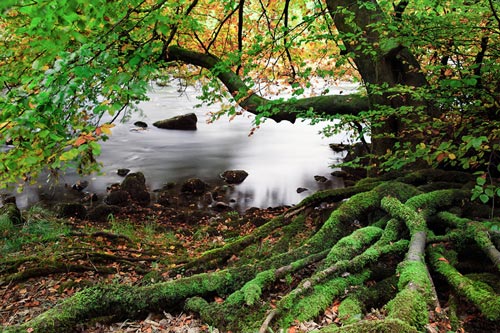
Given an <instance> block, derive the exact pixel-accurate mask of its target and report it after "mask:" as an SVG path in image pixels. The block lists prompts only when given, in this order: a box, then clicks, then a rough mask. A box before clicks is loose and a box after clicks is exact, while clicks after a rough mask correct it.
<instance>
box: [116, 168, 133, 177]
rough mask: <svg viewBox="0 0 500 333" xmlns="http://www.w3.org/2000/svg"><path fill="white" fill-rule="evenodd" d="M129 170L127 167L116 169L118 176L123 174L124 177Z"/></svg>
mask: <svg viewBox="0 0 500 333" xmlns="http://www.w3.org/2000/svg"><path fill="white" fill-rule="evenodd" d="M129 172H130V169H126V168H122V169H118V170H117V171H116V173H117V174H118V176H122V177H125V176H126V175H128V173H129Z"/></svg>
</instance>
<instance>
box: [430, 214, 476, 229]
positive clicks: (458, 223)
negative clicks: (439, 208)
mask: <svg viewBox="0 0 500 333" xmlns="http://www.w3.org/2000/svg"><path fill="white" fill-rule="evenodd" d="M436 215H437V217H438V218H439V219H440V220H442V221H444V222H446V223H448V224H449V225H451V226H453V227H455V228H461V227H465V226H466V224H467V223H468V222H470V220H469V219H466V218H462V217H458V216H457V215H455V214H452V213H450V212H439V213H437V214H436Z"/></svg>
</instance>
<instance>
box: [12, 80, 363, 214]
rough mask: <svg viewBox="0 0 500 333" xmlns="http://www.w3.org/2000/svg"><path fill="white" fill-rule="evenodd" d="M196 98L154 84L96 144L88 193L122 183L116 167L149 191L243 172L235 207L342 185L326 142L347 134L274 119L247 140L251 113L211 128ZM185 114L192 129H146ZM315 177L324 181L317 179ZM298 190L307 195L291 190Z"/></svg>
mask: <svg viewBox="0 0 500 333" xmlns="http://www.w3.org/2000/svg"><path fill="white" fill-rule="evenodd" d="M352 89H354V87H353V88H352ZM343 90H346V89H345V87H344V88H343ZM196 94H197V92H196V90H195V88H192V87H190V88H188V89H187V91H185V92H183V93H179V92H178V91H177V87H175V86H167V87H159V86H153V87H152V89H151V92H150V94H149V97H150V100H149V101H147V102H142V103H141V104H140V105H139V108H140V109H141V110H142V114H133V115H132V116H131V117H130V119H129V120H127V121H125V122H119V123H117V124H116V126H115V127H114V128H113V129H112V135H111V137H110V139H109V140H108V141H106V142H104V143H103V144H102V155H101V157H100V158H99V161H100V162H102V163H103V165H104V167H103V169H102V171H103V173H104V174H103V175H92V176H89V177H86V178H84V179H85V180H88V181H89V186H88V188H87V190H88V191H89V192H94V193H98V194H101V195H102V193H104V192H105V191H106V187H107V186H109V185H110V184H112V183H117V182H121V181H122V180H123V178H122V177H120V176H118V175H117V173H116V172H117V169H119V168H127V169H130V170H131V172H135V171H141V172H143V173H144V175H145V176H146V181H147V185H148V187H149V188H150V190H155V189H158V188H161V187H162V186H163V185H164V184H165V183H167V182H177V183H178V182H182V181H183V180H186V179H188V178H191V177H197V178H201V179H203V180H205V181H207V182H209V183H212V184H213V183H216V182H218V181H219V182H220V180H218V178H219V176H218V175H219V174H220V173H222V172H223V171H225V170H229V169H243V170H245V171H247V172H248V174H249V176H248V177H247V179H246V180H245V181H244V182H243V183H241V184H239V185H236V187H235V191H234V193H233V198H232V199H234V201H235V202H236V203H237V204H238V206H239V208H241V209H245V208H248V207H252V206H257V207H268V206H277V205H283V204H286V205H290V204H295V203H298V202H299V201H300V200H301V199H302V198H304V197H305V196H307V195H308V194H311V193H314V192H315V191H316V190H318V189H323V188H331V187H340V186H343V183H342V180H341V179H338V178H336V177H332V176H331V175H330V173H331V172H332V169H331V167H330V166H331V165H332V164H335V163H337V162H338V161H339V159H340V158H342V156H341V155H340V154H336V153H334V152H333V151H332V150H331V149H330V148H329V146H328V144H329V143H331V142H341V141H344V142H345V137H343V136H338V137H331V138H328V139H326V138H323V137H322V136H321V135H320V134H318V132H319V130H320V129H321V128H323V126H324V124H318V125H315V126H311V125H309V124H307V123H304V122H300V121H299V122H297V123H295V124H291V123H289V122H280V123H276V122H274V121H272V120H268V121H266V122H265V123H264V124H263V125H261V127H260V128H259V129H258V130H256V131H255V133H254V134H253V135H251V136H249V133H250V130H251V128H252V115H250V114H244V115H242V116H238V117H236V118H235V119H233V120H231V121H230V120H229V118H226V117H223V118H221V119H220V120H218V121H216V122H214V123H210V124H209V123H207V120H208V115H207V112H209V111H213V112H215V111H218V109H219V108H220V106H217V105H214V106H210V107H202V108H195V107H194V106H195V105H196V104H198V103H199V101H198V100H197V99H196V97H195V96H196ZM190 112H194V113H196V115H197V117H198V130H197V131H179V130H165V129H159V128H156V127H154V126H152V124H153V122H155V121H157V120H161V119H166V118H170V117H173V116H176V115H181V114H186V113H190ZM138 120H141V121H144V122H146V123H147V124H148V127H147V129H145V130H143V129H140V128H138V127H136V126H134V125H133V124H134V122H136V121H138ZM316 175H319V176H324V177H326V178H327V179H328V180H327V181H326V182H324V183H321V182H317V181H316V180H315V179H314V176H316ZM79 179H80V178H79V177H78V176H77V175H76V174H72V173H70V172H68V173H67V174H66V175H64V176H63V178H62V182H63V183H67V184H72V183H74V182H76V181H77V180H79ZM61 187H62V185H60V186H59V187H56V188H52V189H51V190H49V188H48V186H42V187H35V188H33V187H32V188H30V189H28V190H26V192H25V193H23V194H21V195H18V197H17V201H18V205H19V206H20V207H27V206H29V205H31V204H33V203H34V202H36V201H38V200H40V198H41V197H43V198H45V200H46V199H47V198H49V200H61V199H60V198H59V196H58V194H60V193H62V192H64V190H61V189H60V188H61ZM299 187H303V188H307V189H308V191H305V192H303V193H297V188H299ZM66 191H67V190H66ZM43 192H46V193H43ZM48 192H50V193H48Z"/></svg>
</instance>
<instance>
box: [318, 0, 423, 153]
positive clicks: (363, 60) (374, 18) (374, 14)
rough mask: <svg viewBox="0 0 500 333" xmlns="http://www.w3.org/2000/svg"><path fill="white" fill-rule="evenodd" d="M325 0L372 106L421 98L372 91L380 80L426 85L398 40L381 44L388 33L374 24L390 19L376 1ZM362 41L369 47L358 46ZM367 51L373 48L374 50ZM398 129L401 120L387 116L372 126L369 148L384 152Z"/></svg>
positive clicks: (390, 83) (393, 105)
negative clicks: (380, 93)
mask: <svg viewBox="0 0 500 333" xmlns="http://www.w3.org/2000/svg"><path fill="white" fill-rule="evenodd" d="M326 3H327V6H328V10H329V11H330V14H331V16H332V18H333V21H334V23H335V27H336V28H337V30H338V31H339V33H340V34H341V38H342V39H343V41H344V46H345V48H346V51H347V52H348V53H350V54H352V56H353V60H354V63H355V64H356V67H357V69H358V71H359V73H360V75H361V77H362V79H363V82H364V83H365V84H366V87H367V92H368V96H369V100H370V104H371V107H374V106H376V105H387V106H391V107H393V108H398V107H401V106H403V105H414V106H416V105H419V104H421V102H416V101H411V98H410V97H409V96H403V95H401V96H398V97H396V98H394V97H393V98H390V99H389V98H388V96H387V95H386V94H383V95H379V94H373V88H372V87H374V86H378V85H381V84H387V85H388V86H389V87H393V86H395V85H406V86H413V87H421V86H425V85H427V81H426V79H425V76H424V75H423V74H422V73H421V72H420V66H419V64H418V62H417V60H416V59H415V57H414V56H413V55H412V54H411V53H410V51H409V50H408V49H407V48H405V47H404V46H402V45H400V44H397V43H395V44H394V47H393V48H391V49H387V48H386V49H382V48H381V47H380V45H383V42H384V41H388V40H389V39H390V38H391V36H390V35H389V36H381V35H380V33H379V32H378V31H376V30H374V28H373V27H374V26H375V25H380V24H381V23H384V22H387V23H389V18H388V17H387V16H386V15H385V14H384V13H383V11H382V9H381V8H380V7H379V5H378V3H377V1H375V0H367V1H360V0H327V1H326ZM346 9H347V11H345V10H346ZM352 19H353V20H352ZM359 34H360V35H361V37H359V38H357V39H356V40H352V36H354V35H359ZM362 44H366V45H368V47H369V48H370V47H371V48H372V49H370V50H367V47H358V46H360V45H362ZM386 45H387V43H386ZM367 51H373V53H368V52H367ZM401 130H402V124H401V122H400V120H399V119H398V117H389V118H387V120H386V122H385V124H384V125H383V126H381V127H376V128H373V129H372V137H373V138H372V143H373V147H372V152H373V153H374V154H375V155H384V154H386V152H387V149H390V148H392V146H393V144H394V142H395V141H396V140H397V138H398V137H399V135H400V134H401Z"/></svg>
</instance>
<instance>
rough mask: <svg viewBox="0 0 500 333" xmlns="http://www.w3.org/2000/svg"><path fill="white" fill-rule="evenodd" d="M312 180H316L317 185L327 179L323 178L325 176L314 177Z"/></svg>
mask: <svg viewBox="0 0 500 333" xmlns="http://www.w3.org/2000/svg"><path fill="white" fill-rule="evenodd" d="M314 180H316V181H317V182H319V183H324V182H326V181H327V180H328V179H327V178H326V177H325V176H314Z"/></svg>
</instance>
